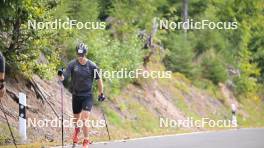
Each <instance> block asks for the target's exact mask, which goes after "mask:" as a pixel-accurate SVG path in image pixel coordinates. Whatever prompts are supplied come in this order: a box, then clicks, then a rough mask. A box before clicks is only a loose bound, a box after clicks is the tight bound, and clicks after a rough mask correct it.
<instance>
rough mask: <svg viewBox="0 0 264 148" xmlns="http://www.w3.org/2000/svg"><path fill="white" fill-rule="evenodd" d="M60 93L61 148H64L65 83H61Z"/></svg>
mask: <svg viewBox="0 0 264 148" xmlns="http://www.w3.org/2000/svg"><path fill="white" fill-rule="evenodd" d="M60 86H61V88H60V92H61V146H62V147H64V125H63V113H64V110H63V107H64V106H63V105H64V103H63V100H64V99H63V83H62V82H60Z"/></svg>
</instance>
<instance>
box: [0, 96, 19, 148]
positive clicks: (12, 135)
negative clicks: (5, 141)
mask: <svg viewBox="0 0 264 148" xmlns="http://www.w3.org/2000/svg"><path fill="white" fill-rule="evenodd" d="M0 105H1V110H2V112H3V113H4V116H5V119H6V123H7V125H8V128H9V131H10V134H11V137H12V139H13V143H14V145H15V147H16V148H17V144H16V139H15V137H14V134H13V132H12V129H11V127H10V124H9V121H8V118H7V116H6V113H5V110H4V106H3V104H2V102H1V100H0Z"/></svg>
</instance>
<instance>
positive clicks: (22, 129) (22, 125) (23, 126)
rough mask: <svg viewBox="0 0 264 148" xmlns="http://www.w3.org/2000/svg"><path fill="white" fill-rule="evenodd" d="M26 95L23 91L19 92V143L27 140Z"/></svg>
mask: <svg viewBox="0 0 264 148" xmlns="http://www.w3.org/2000/svg"><path fill="white" fill-rule="evenodd" d="M26 100H27V97H26V94H24V93H21V92H20V93H19V134H20V136H21V143H25V142H26V140H27V122H26V106H27V102H26Z"/></svg>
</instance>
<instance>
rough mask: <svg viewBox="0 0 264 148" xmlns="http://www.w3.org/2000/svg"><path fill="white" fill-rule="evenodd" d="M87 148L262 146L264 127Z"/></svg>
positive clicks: (263, 147)
mask: <svg viewBox="0 0 264 148" xmlns="http://www.w3.org/2000/svg"><path fill="white" fill-rule="evenodd" d="M65 148H70V147H69V146H68V147H65ZM78 148H81V147H78ZM89 148H264V128H259V129H239V130H229V131H221V132H205V133H191V134H180V135H170V136H164V137H147V138H140V139H133V140H127V141H125V142H124V141H115V142H109V143H95V144H92V145H91V146H90V147H89Z"/></svg>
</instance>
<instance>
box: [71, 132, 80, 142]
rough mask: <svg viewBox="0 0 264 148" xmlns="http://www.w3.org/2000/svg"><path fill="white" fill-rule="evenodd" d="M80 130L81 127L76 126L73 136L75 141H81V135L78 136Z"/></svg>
mask: <svg viewBox="0 0 264 148" xmlns="http://www.w3.org/2000/svg"><path fill="white" fill-rule="evenodd" d="M79 132H80V128H75V129H74V133H73V137H72V140H73V143H78V141H79V137H78V134H79Z"/></svg>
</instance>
